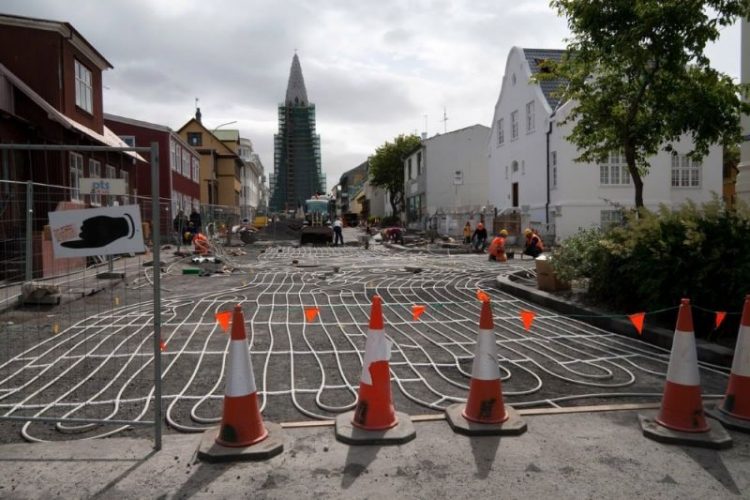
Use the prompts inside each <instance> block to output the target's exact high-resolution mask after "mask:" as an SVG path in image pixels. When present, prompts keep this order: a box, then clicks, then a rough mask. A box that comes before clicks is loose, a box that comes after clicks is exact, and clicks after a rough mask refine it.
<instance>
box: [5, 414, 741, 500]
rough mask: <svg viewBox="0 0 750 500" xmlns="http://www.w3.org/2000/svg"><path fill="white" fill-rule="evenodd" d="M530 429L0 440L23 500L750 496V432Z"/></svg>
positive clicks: (590, 418) (596, 422)
mask: <svg viewBox="0 0 750 500" xmlns="http://www.w3.org/2000/svg"><path fill="white" fill-rule="evenodd" d="M525 418H526V421H527V423H528V426H529V430H528V432H527V433H525V434H523V435H522V436H519V437H503V438H502V439H501V438H499V437H481V438H467V437H465V436H461V435H457V434H454V433H453V432H451V430H450V428H449V427H448V425H447V423H446V422H444V421H431V422H420V423H416V424H415V426H416V430H417V438H416V439H415V440H414V441H412V442H410V443H407V444H405V445H402V446H393V447H374V446H363V447H351V446H347V445H344V444H341V443H339V442H337V441H336V440H335V438H334V433H333V428H332V427H306V428H303V427H300V428H293V429H286V430H285V432H286V444H285V450H284V452H283V453H282V454H281V455H278V456H277V457H274V458H272V459H271V460H268V461H265V462H246V463H234V464H207V463H201V462H196V461H195V452H196V447H197V445H198V441H199V439H200V435H197V434H192V435H167V436H166V437H165V441H164V448H163V450H162V451H160V452H153V451H152V450H151V443H150V442H149V441H148V440H142V439H128V438H113V439H106V440H94V441H74V442H70V443H40V444H28V443H17V444H11V445H4V446H0V470H2V472H3V473H2V474H0V497H13V498H47V497H53V496H54V497H62V498H117V499H125V498H134V499H135V498H188V497H190V498H253V499H264V498H279V499H288V498H393V499H411V498H415V499H416V498H419V499H424V498H511V499H513V498H518V499H535V498H545V497H546V498H555V499H567V498H571V499H580V498H597V499H598V498H607V499H620V498H623V499H624V498H638V497H640V498H679V499H689V498H695V499H701V500H704V499H706V498H711V499H723V498H740V497H741V498H748V496H750V475H748V473H747V472H748V470H750V436H748V435H743V434H740V433H734V432H733V433H732V436H733V438H734V440H735V442H734V447H733V448H731V449H728V450H723V451H713V450H703V449H698V448H687V447H681V446H669V445H663V444H659V443H656V442H654V441H651V440H649V439H646V438H645V437H643V436H642V435H641V430H640V427H639V425H638V420H637V414H636V412H634V411H612V412H602V413H587V414H561V415H540V416H526V417H525Z"/></svg>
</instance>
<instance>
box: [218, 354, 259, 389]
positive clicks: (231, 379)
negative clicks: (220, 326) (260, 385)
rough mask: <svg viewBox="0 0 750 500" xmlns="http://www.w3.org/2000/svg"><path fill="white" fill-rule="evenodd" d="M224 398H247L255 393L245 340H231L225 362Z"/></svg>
mask: <svg viewBox="0 0 750 500" xmlns="http://www.w3.org/2000/svg"><path fill="white" fill-rule="evenodd" d="M227 373H228V376H227V388H226V391H224V395H226V396H233V397H237V396H247V395H248V394H252V393H254V392H255V391H256V389H255V377H253V371H252V369H251V368H250V351H249V349H248V347H247V341H246V340H232V341H231V342H230V344H229V359H228V360H227Z"/></svg>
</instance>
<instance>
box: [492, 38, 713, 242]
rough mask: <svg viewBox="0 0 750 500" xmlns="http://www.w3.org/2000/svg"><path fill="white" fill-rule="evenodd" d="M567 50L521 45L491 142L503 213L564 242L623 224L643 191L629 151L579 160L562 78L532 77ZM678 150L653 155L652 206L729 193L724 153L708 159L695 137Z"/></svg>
mask: <svg viewBox="0 0 750 500" xmlns="http://www.w3.org/2000/svg"><path fill="white" fill-rule="evenodd" d="M562 54H563V51H561V50H540V49H523V48H520V47H513V49H511V51H510V54H509V55H508V60H507V62H506V66H505V75H504V76H503V80H502V86H501V90H500V96H499V97H498V100H497V104H496V105H495V114H494V118H493V126H492V132H491V138H490V141H489V142H488V146H487V147H488V157H489V176H490V186H491V189H490V194H489V197H490V201H491V202H492V203H493V204H495V205H496V206H497V207H498V212H499V213H501V214H503V213H508V212H511V211H516V212H518V213H520V218H521V221H520V222H521V225H522V226H523V227H527V226H532V227H535V228H537V229H539V230H540V231H541V232H542V233H543V234H544V233H546V234H547V235H548V238H551V237H552V235H554V236H555V237H556V239H557V240H561V239H565V238H567V237H569V236H571V235H573V234H575V233H576V232H577V231H578V230H579V229H580V228H586V227H591V226H594V225H601V224H607V223H611V222H616V221H617V220H619V219H620V217H621V214H622V212H621V210H619V209H618V207H632V206H633V205H634V199H635V192H634V188H633V186H632V183H631V179H630V175H629V174H628V172H627V166H626V164H625V159H624V157H623V156H622V155H621V154H619V153H617V152H615V153H612V154H610V157H609V159H608V161H607V162H605V163H603V164H591V163H588V164H587V163H577V162H575V161H573V160H574V158H576V157H577V156H578V153H577V149H576V147H575V145H573V144H572V143H570V142H569V141H568V140H567V139H566V137H567V136H568V135H570V132H571V130H572V127H573V124H572V123H569V124H567V125H560V122H562V121H563V120H564V119H565V117H566V116H567V115H568V114H569V113H570V111H571V109H572V106H573V104H574V103H573V102H565V103H559V102H558V101H557V99H556V98H555V97H554V96H553V95H552V92H553V90H554V89H555V88H556V87H557V85H558V83H557V82H543V83H542V84H537V83H532V82H531V81H530V80H531V77H532V75H534V74H535V73H536V72H538V71H540V69H539V68H540V64H541V63H542V62H543V61H544V60H547V59H552V60H560V58H561V56H562ZM673 146H674V149H675V153H674V154H671V153H668V152H666V151H662V152H660V153H659V154H657V155H656V156H654V157H652V158H650V160H649V162H650V164H651V169H650V173H649V174H648V175H646V176H644V177H643V183H644V189H643V199H644V204H645V205H646V207H647V208H650V209H657V208H658V206H659V205H660V204H665V205H667V206H677V205H679V204H681V203H684V202H685V201H687V200H692V201H694V202H697V203H702V202H705V201H709V200H711V198H712V196H713V194H716V195H717V196H721V192H722V152H721V147H720V146H714V147H711V148H710V150H709V154H708V155H707V156H706V157H704V158H703V161H702V162H700V163H699V162H695V161H691V160H690V159H689V158H687V156H686V154H687V153H689V152H690V151H691V150H692V142H691V141H690V140H689V139H688V138H683V139H682V140H681V141H680V142H678V143H677V144H674V145H673Z"/></svg>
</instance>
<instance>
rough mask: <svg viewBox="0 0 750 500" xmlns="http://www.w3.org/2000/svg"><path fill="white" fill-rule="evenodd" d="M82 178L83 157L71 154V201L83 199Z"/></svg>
mask: <svg viewBox="0 0 750 500" xmlns="http://www.w3.org/2000/svg"><path fill="white" fill-rule="evenodd" d="M81 177H83V156H81V155H79V154H78V153H70V188H71V191H70V199H71V200H75V201H78V200H80V199H81Z"/></svg>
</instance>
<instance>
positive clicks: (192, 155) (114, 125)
mask: <svg viewBox="0 0 750 500" xmlns="http://www.w3.org/2000/svg"><path fill="white" fill-rule="evenodd" d="M104 123H105V125H106V126H107V127H109V128H110V129H111V130H112V131H114V132H115V133H116V134H117V135H118V136H120V139H122V140H123V141H125V142H126V143H128V144H130V145H131V146H137V147H141V146H144V147H147V146H150V145H151V143H152V142H158V143H159V169H160V172H159V174H160V175H159V197H160V198H161V199H163V200H169V201H170V205H169V206H170V215H171V217H172V218H174V215H175V214H177V211H178V210H184V211H185V213H186V214H189V213H190V211H191V209H192V208H195V209H200V194H201V193H200V156H199V155H198V153H197V152H196V151H195V150H194V149H193V148H192V147H190V145H188V143H187V142H185V140H184V139H183V138H182V137H180V136H179V135H177V134H176V133H175V132H174V131H173V130H172V129H170V128H169V127H167V126H165V125H157V124H155V123H148V122H144V121H140V120H135V119H133V118H126V117H123V116H117V115H110V114H107V113H105V115H104ZM133 186H134V187H135V189H136V191H137V194H138V195H139V196H141V195H142V196H149V197H150V196H151V176H150V173H149V172H147V171H145V172H143V173H142V174H139V173H136V177H135V178H134V180H133Z"/></svg>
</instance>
